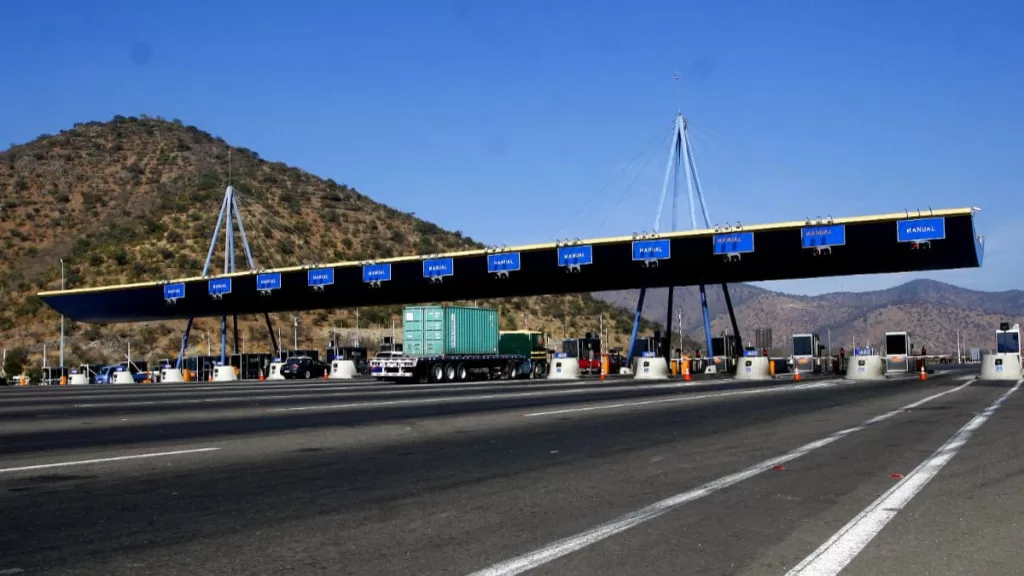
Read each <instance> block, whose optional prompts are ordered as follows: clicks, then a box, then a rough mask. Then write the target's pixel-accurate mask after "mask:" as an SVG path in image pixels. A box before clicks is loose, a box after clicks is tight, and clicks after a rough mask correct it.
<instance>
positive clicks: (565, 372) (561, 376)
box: [548, 358, 580, 380]
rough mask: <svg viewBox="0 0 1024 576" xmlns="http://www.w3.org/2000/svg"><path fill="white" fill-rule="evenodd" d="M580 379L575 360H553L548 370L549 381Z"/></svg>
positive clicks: (578, 367)
mask: <svg viewBox="0 0 1024 576" xmlns="http://www.w3.org/2000/svg"><path fill="white" fill-rule="evenodd" d="M579 377H580V363H579V361H578V360H576V359H575V358H553V359H552V360H551V367H550V368H548V379H549V380H576V379H578V378H579Z"/></svg>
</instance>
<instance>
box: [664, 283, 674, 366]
mask: <svg viewBox="0 0 1024 576" xmlns="http://www.w3.org/2000/svg"><path fill="white" fill-rule="evenodd" d="M674 290H675V288H673V287H672V286H669V287H668V312H666V314H665V331H666V332H667V333H668V345H667V346H665V353H664V356H665V361H666V362H668V363H669V365H671V363H672V316H673V314H672V311H673V308H672V296H673V294H672V292H673V291H674Z"/></svg>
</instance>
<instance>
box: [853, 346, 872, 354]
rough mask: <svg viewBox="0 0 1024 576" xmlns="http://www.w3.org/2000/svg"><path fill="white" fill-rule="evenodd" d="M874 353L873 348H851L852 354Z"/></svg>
mask: <svg viewBox="0 0 1024 576" xmlns="http://www.w3.org/2000/svg"><path fill="white" fill-rule="evenodd" d="M874 353H875V350H874V349H873V348H854V349H853V355H854V356H873V355H874Z"/></svg>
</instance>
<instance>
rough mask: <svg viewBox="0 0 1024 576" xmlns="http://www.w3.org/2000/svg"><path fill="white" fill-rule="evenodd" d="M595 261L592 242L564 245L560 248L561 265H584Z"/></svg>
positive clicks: (559, 259)
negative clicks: (581, 244) (579, 244)
mask: <svg viewBox="0 0 1024 576" xmlns="http://www.w3.org/2000/svg"><path fill="white" fill-rule="evenodd" d="M593 263H594V247H593V246H591V245H590V244H586V245H583V246H563V247H561V248H559V249H558V265H559V266H583V265H585V264H593Z"/></svg>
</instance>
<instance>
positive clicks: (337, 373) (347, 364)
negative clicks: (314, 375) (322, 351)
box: [327, 360, 359, 380]
mask: <svg viewBox="0 0 1024 576" xmlns="http://www.w3.org/2000/svg"><path fill="white" fill-rule="evenodd" d="M358 374H359V372H358V371H356V363H355V362H353V361H351V360H332V361H331V373H330V375H328V376H327V377H328V378H337V379H341V380H348V379H350V378H355V377H356V376H357V375H358Z"/></svg>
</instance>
